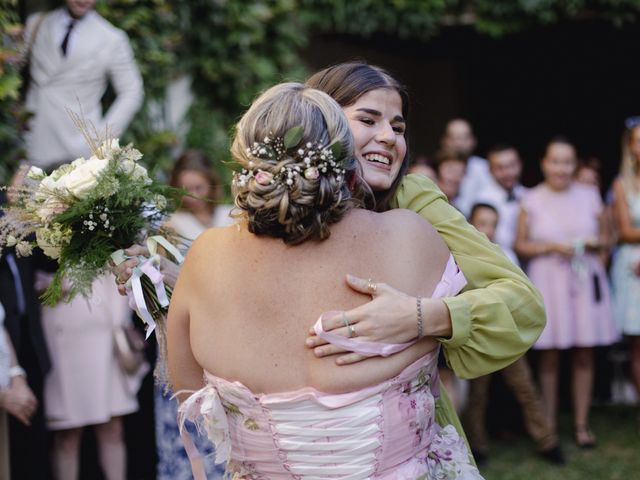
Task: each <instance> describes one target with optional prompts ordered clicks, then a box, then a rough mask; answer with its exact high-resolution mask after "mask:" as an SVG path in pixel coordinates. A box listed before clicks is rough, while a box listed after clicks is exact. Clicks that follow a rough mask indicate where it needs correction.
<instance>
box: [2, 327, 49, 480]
mask: <svg viewBox="0 0 640 480" xmlns="http://www.w3.org/2000/svg"><path fill="white" fill-rule="evenodd" d="M20 326H21V330H22V331H21V335H20V338H21V340H22V348H21V349H20V354H19V357H18V363H19V364H20V365H21V366H22V368H24V369H25V371H26V372H27V383H28V384H29V387H30V388H31V390H33V394H34V395H35V396H36V398H37V399H38V409H37V410H36V413H35V414H34V415H33V417H32V418H31V425H30V426H28V427H27V426H25V425H23V424H22V423H20V422H19V421H18V420H16V419H15V418H13V417H12V416H10V420H9V451H10V458H11V478H12V479H16V480H17V479H20V480H49V479H51V478H53V476H52V474H51V466H50V461H49V436H48V435H47V426H46V423H45V416H44V395H43V393H44V375H43V374H42V371H41V370H40V366H39V365H38V362H37V357H36V354H35V352H34V350H33V346H32V345H31V342H30V341H28V339H30V338H31V336H30V335H29V322H28V319H27V317H23V318H21V319H20Z"/></svg>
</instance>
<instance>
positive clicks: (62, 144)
mask: <svg viewBox="0 0 640 480" xmlns="http://www.w3.org/2000/svg"><path fill="white" fill-rule="evenodd" d="M95 3H96V2H95V0H66V1H65V5H64V6H63V7H60V8H57V9H55V10H53V11H51V12H47V13H36V14H34V15H31V16H30V17H29V18H28V19H27V24H26V30H25V38H26V43H27V45H28V46H29V53H28V54H27V57H28V60H29V73H30V77H31V79H30V83H29V85H28V89H27V98H26V108H27V110H29V111H30V112H32V113H33V114H34V115H33V117H32V118H31V119H30V120H29V124H28V131H27V134H26V136H25V142H26V147H27V160H28V162H29V163H31V164H33V165H38V166H39V167H41V168H43V169H45V170H49V171H50V170H53V169H54V168H55V167H57V166H59V165H60V164H61V163H66V162H70V161H72V160H73V159H75V158H77V157H81V156H84V157H88V155H89V154H90V152H89V146H88V145H87V142H86V141H85V139H84V137H83V136H82V135H80V134H79V132H78V129H77V128H76V126H75V125H74V122H73V121H72V119H71V118H70V117H69V115H68V114H67V112H66V110H65V109H66V108H70V109H72V110H74V111H77V112H81V113H82V116H83V117H84V119H85V120H86V121H87V122H91V123H92V124H93V125H94V126H95V128H96V129H97V130H98V132H100V133H104V130H105V128H106V127H108V128H109V131H110V133H111V135H113V136H114V137H119V136H120V135H122V133H123V132H124V130H125V129H126V128H127V125H129V122H130V121H131V119H132V118H133V116H134V114H135V113H136V112H137V111H138V108H140V105H141V103H142V98H143V89H142V78H141V76H140V72H139V71H138V67H137V65H136V62H135V59H134V57H133V52H132V50H131V46H130V45H129V39H128V38H127V35H126V34H125V33H124V32H123V31H122V30H120V29H118V28H116V27H114V26H113V25H111V24H110V23H109V22H107V21H106V20H105V19H104V18H102V17H101V16H100V15H98V14H97V13H96V12H95V11H94V9H93V7H94V5H95ZM108 81H109V82H110V84H111V85H112V86H113V90H114V93H115V100H114V101H113V103H112V104H111V106H110V107H109V109H108V110H107V111H106V112H105V113H104V114H103V112H102V103H101V100H102V97H103V96H104V93H105V91H106V90H107V82H108Z"/></svg>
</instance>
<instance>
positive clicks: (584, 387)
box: [516, 138, 618, 447]
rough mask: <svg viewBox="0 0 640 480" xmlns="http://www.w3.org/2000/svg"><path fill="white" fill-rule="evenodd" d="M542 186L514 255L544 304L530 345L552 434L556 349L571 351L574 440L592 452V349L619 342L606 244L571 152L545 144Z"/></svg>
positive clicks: (523, 218)
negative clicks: (603, 253) (542, 322)
mask: <svg viewBox="0 0 640 480" xmlns="http://www.w3.org/2000/svg"><path fill="white" fill-rule="evenodd" d="M541 167H542V173H543V176H544V181H543V182H542V183H541V184H539V185H538V186H536V187H535V188H533V189H531V190H530V191H529V192H527V193H526V194H525V196H524V197H523V199H522V208H521V210H520V217H519V221H518V231H517V237H516V252H517V253H518V254H520V255H521V256H523V257H526V258H529V259H530V261H529V265H528V274H529V278H531V281H532V282H533V283H534V285H536V286H537V287H538V288H539V289H540V292H541V293H542V296H543V297H544V300H545V305H546V308H547V325H546V327H545V329H544V330H543V332H542V335H541V336H540V338H539V339H538V341H537V342H536V343H535V345H534V347H533V348H535V349H538V350H540V360H539V379H540V383H541V388H542V395H543V398H544V400H545V407H546V410H547V413H548V414H549V417H550V420H551V425H552V428H553V430H554V431H555V430H556V417H557V414H556V410H557V400H558V393H557V392H558V369H559V355H560V350H564V349H571V367H572V384H571V387H572V394H573V407H574V411H573V416H574V426H575V440H576V443H577V444H578V445H579V446H580V447H593V446H595V442H596V440H595V437H594V435H593V433H592V432H591V430H590V429H589V409H590V406H591V397H592V390H593V376H594V375H593V372H594V367H593V347H595V346H598V345H610V344H612V343H614V342H615V341H616V340H617V339H618V331H617V328H616V326H615V323H614V321H613V315H612V310H611V303H610V295H609V287H608V282H607V277H606V273H605V270H604V266H603V263H602V260H601V258H600V257H599V256H598V253H599V252H600V249H601V248H602V247H603V246H605V245H606V244H607V242H606V232H605V230H604V228H603V227H604V221H603V206H602V200H601V198H600V193H599V192H598V189H597V188H595V187H593V186H591V185H583V184H578V183H576V182H574V180H573V178H574V174H575V169H576V167H577V159H576V151H575V148H574V146H573V145H572V144H571V143H570V142H569V141H568V140H566V139H564V138H556V139H554V140H552V141H551V142H549V144H548V145H547V149H546V152H545V155H544V158H543V159H542V163H541Z"/></svg>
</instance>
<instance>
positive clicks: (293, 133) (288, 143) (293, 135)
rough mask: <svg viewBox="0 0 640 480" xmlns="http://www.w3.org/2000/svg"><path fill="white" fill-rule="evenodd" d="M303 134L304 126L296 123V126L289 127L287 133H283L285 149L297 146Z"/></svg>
mask: <svg viewBox="0 0 640 480" xmlns="http://www.w3.org/2000/svg"><path fill="white" fill-rule="evenodd" d="M303 135H304V127H303V126H302V125H298V126H297V127H293V128H290V129H289V130H288V131H287V133H285V134H284V148H286V149H287V150H288V149H290V148H293V147H295V146H297V145H298V144H299V143H300V140H302V136H303Z"/></svg>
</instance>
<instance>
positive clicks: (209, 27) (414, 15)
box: [0, 0, 640, 181]
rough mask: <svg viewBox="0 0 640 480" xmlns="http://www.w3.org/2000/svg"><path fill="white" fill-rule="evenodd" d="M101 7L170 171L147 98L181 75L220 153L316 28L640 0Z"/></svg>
mask: <svg viewBox="0 0 640 480" xmlns="http://www.w3.org/2000/svg"><path fill="white" fill-rule="evenodd" d="M16 5H17V3H16V0H3V3H2V5H1V6H0V22H1V26H2V28H3V32H5V31H6V28H7V27H10V26H11V25H14V24H15V22H16V21H17V18H16V14H15V9H16ZM97 8H98V10H99V12H100V13H101V14H102V15H104V16H105V17H106V18H107V19H109V20H110V21H112V22H113V23H114V24H115V25H118V26H119V27H121V28H123V29H124V30H125V31H126V32H127V33H128V34H129V36H130V38H131V41H132V44H133V48H134V50H135V53H136V58H137V59H138V62H139V64H140V69H141V71H142V74H143V77H144V80H145V90H146V104H145V108H143V110H142V111H141V112H140V114H138V116H137V117H136V119H135V120H134V122H133V124H132V126H131V128H130V129H129V133H128V137H129V138H128V139H130V140H132V139H135V141H136V143H137V145H138V146H139V147H140V149H141V150H142V151H144V152H145V154H146V155H145V156H146V159H147V161H148V162H151V163H153V164H154V165H156V166H158V167H159V168H160V169H162V170H166V169H167V168H168V166H169V165H170V163H171V149H172V147H174V145H175V141H176V139H175V136H174V135H173V134H172V133H171V132H167V131H163V130H162V126H161V125H160V126H158V120H157V119H156V118H154V115H153V114H152V112H153V109H150V108H148V106H149V104H151V103H153V102H154V101H156V100H158V99H160V98H162V96H163V94H164V91H165V87H166V86H167V85H168V84H169V82H170V81H171V80H172V79H173V78H175V77H177V76H179V75H182V74H189V75H190V76H191V77H192V78H193V91H194V93H195V95H196V101H195V102H194V104H193V106H192V108H191V109H190V111H189V113H188V121H189V124H190V128H189V131H188V134H187V146H188V147H195V148H201V149H203V150H205V151H206V152H208V153H209V154H210V155H212V157H213V158H215V159H217V160H220V161H223V160H226V159H227V158H228V154H227V151H228V142H229V133H230V131H231V128H232V126H233V124H234V123H235V121H236V120H237V118H238V116H239V115H240V113H241V112H242V111H243V110H244V109H245V108H246V107H247V106H248V105H249V103H250V102H251V100H252V99H253V98H254V96H255V95H256V94H257V93H258V92H259V91H261V90H262V89H264V88H265V87H267V86H269V85H272V84H274V83H276V82H279V81H282V80H285V79H303V78H304V77H305V75H306V74H307V73H308V72H306V71H305V69H304V65H303V62H302V60H301V59H300V56H299V52H300V51H301V48H302V47H304V46H305V45H306V44H307V43H308V41H309V38H310V35H311V34H312V33H326V34H331V33H339V34H349V35H354V36H360V37H367V36H370V35H372V34H374V33H386V34H389V35H395V36H398V37H401V38H405V39H413V40H416V41H425V40H428V39H429V38H430V37H432V36H433V35H435V34H436V33H437V32H438V29H439V28H441V26H442V25H450V24H469V25H473V27H474V28H476V29H477V30H478V31H480V32H482V33H485V34H488V35H492V36H500V35H505V34H509V33H511V32H516V31H521V30H523V29H527V28H531V27H533V26H536V25H540V24H550V23H554V22H558V21H561V20H571V19H583V18H603V19H606V20H608V21H610V22H612V23H613V24H615V25H621V24H623V23H625V22H635V21H637V19H638V15H639V12H640V0H474V1H471V0H468V1H464V0H429V1H426V0H102V1H100V0H99V2H98V6H97ZM13 48H14V47H13V45H12V40H11V37H10V36H8V35H6V34H5V35H3V46H2V50H0V53H1V57H0V74H1V75H0V109H1V110H0V148H1V151H0V155H1V160H2V161H1V162H0V181H1V180H2V176H6V172H7V171H8V168H10V166H11V165H12V162H13V161H14V160H13V159H15V157H16V152H17V151H18V150H19V148H20V145H19V142H18V140H17V138H18V135H17V123H18V122H17V120H16V116H17V115H18V113H19V109H18V108H17V107H16V98H17V93H16V92H17V91H18V87H19V76H18V75H17V69H16V67H15V64H14V63H12V53H11V52H13ZM8 166H9V167H8Z"/></svg>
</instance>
